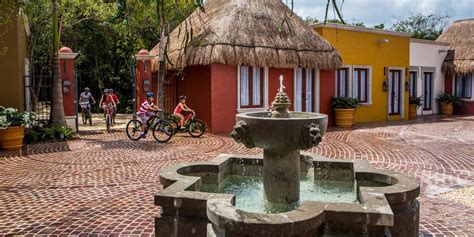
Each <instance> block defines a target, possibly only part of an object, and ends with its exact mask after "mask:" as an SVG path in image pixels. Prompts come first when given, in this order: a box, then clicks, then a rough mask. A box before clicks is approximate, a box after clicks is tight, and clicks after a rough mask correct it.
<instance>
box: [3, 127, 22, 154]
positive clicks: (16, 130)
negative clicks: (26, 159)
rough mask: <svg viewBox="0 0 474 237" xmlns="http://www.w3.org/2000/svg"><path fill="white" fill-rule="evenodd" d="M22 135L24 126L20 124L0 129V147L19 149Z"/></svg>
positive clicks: (11, 149) (8, 149)
mask: <svg viewBox="0 0 474 237" xmlns="http://www.w3.org/2000/svg"><path fill="white" fill-rule="evenodd" d="M24 136H25V128H24V127H21V126H17V127H9V128H7V129H0V148H1V149H3V150H7V151H13V150H20V149H21V148H22V147H23V137H24Z"/></svg>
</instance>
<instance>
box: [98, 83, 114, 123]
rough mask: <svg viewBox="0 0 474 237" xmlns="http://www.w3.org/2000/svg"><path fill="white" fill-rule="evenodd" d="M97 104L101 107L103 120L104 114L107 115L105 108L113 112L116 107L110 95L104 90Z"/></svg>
mask: <svg viewBox="0 0 474 237" xmlns="http://www.w3.org/2000/svg"><path fill="white" fill-rule="evenodd" d="M99 104H100V105H101V106H102V109H103V110H104V119H105V114H106V113H107V108H111V109H112V110H113V111H114V110H115V108H116V107H117V105H116V104H115V101H114V99H113V98H112V95H111V94H110V91H109V89H105V90H104V94H103V95H102V97H101V98H100V103H99ZM113 111H112V113H113Z"/></svg>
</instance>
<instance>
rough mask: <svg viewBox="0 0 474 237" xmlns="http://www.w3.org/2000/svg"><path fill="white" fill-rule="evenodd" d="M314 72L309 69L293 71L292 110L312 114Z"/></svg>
mask: <svg viewBox="0 0 474 237" xmlns="http://www.w3.org/2000/svg"><path fill="white" fill-rule="evenodd" d="M313 95H314V70H313V69H310V68H300V67H298V68H296V69H295V102H294V110H295V111H298V112H301V111H304V112H313V111H314V103H313V100H314V98H313Z"/></svg>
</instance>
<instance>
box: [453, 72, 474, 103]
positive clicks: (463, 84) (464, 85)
mask: <svg viewBox="0 0 474 237" xmlns="http://www.w3.org/2000/svg"><path fill="white" fill-rule="evenodd" d="M454 83H455V86H454V87H455V89H456V90H455V93H456V95H457V96H460V97H462V98H463V99H471V98H472V74H464V75H461V74H457V75H456V80H455V81H454Z"/></svg>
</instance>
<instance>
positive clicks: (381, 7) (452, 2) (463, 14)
mask: <svg viewBox="0 0 474 237" xmlns="http://www.w3.org/2000/svg"><path fill="white" fill-rule="evenodd" d="M285 1H288V2H289V1H290V0H285ZM337 2H338V4H341V3H343V4H342V13H343V15H344V19H345V20H346V21H349V22H353V21H355V20H358V21H362V22H364V23H365V24H366V25H368V26H372V25H375V24H380V23H384V24H386V25H387V24H390V23H391V22H393V21H394V20H396V19H397V18H405V17H407V16H409V15H410V14H411V13H419V12H422V13H425V14H428V13H436V14H446V15H449V16H450V19H451V20H459V19H466V18H474V0H344V2H343V0H337ZM326 3H327V1H326V0H294V10H295V12H296V13H297V14H298V15H300V16H302V17H303V18H306V17H308V16H310V17H315V18H317V19H320V20H322V19H323V18H324V11H325V9H326ZM334 15H335V14H334V12H333V10H332V9H330V11H329V14H328V16H329V18H332V17H333V16H334Z"/></svg>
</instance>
